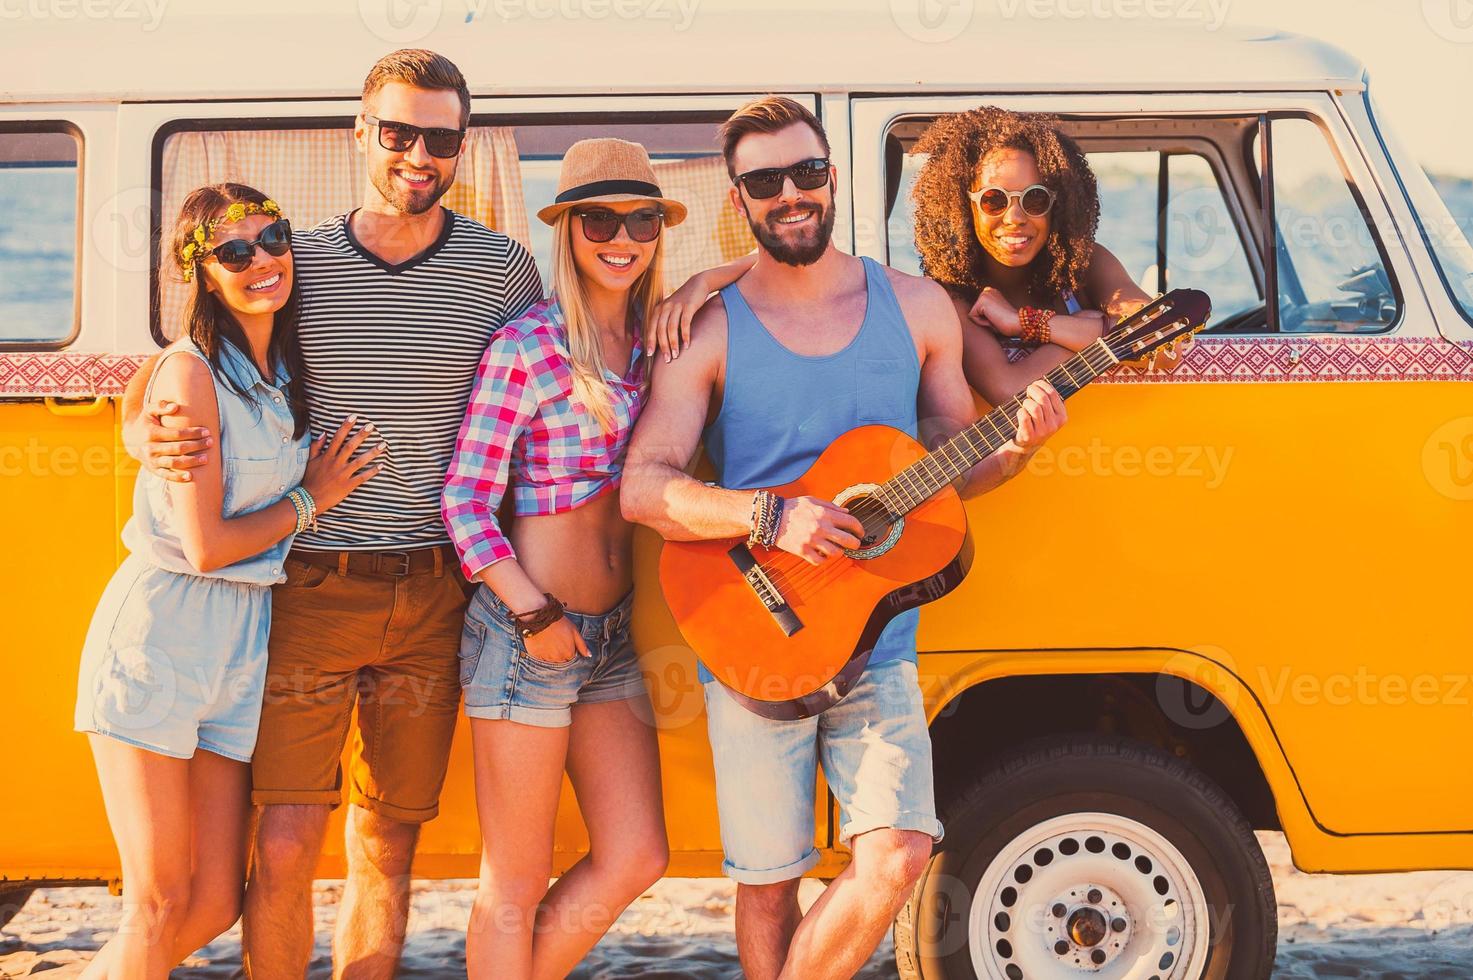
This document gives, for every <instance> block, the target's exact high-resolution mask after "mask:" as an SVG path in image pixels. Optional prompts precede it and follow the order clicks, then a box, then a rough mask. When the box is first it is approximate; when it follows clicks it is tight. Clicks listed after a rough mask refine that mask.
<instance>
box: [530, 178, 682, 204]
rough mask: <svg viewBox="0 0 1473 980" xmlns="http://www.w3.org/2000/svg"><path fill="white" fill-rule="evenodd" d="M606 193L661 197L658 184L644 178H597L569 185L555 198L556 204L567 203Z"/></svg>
mask: <svg viewBox="0 0 1473 980" xmlns="http://www.w3.org/2000/svg"><path fill="white" fill-rule="evenodd" d="M605 194H634V195H637V196H639V197H660V198H663V197H664V196H665V195H663V194H661V193H660V187H659V185H658V184H651V183H649V182H648V181H644V180H595V181H593V182H592V183H589V184H579V185H578V186H577V187H569V188H568V189H567V190H565V191H563V192H562V193H561V194H559V195H558V196H557V197H555V198H553V203H554V204H566V203H568V202H569V201H582V200H585V199H587V198H590V197H602V196H603V195H605Z"/></svg>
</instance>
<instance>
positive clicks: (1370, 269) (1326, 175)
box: [1252, 117, 1398, 333]
mask: <svg viewBox="0 0 1473 980" xmlns="http://www.w3.org/2000/svg"><path fill="white" fill-rule="evenodd" d="M1269 127H1270V129H1269V136H1270V139H1269V142H1270V145H1271V147H1272V150H1273V167H1272V169H1273V194H1274V225H1275V229H1276V232H1277V234H1276V237H1277V240H1278V248H1277V249H1276V252H1277V260H1278V261H1277V279H1278V301H1279V311H1278V312H1279V330H1280V331H1282V332H1285V333H1322V332H1337V333H1376V332H1379V331H1382V330H1386V329H1388V328H1389V327H1390V326H1391V324H1392V323H1393V322H1394V321H1395V319H1396V315H1397V309H1398V307H1397V298H1396V293H1395V291H1394V290H1393V288H1392V284H1391V279H1390V276H1389V275H1388V274H1387V271H1386V261H1385V258H1384V257H1383V256H1382V254H1381V249H1380V246H1379V244H1378V242H1377V239H1376V233H1375V231H1374V230H1373V229H1372V228H1371V226H1370V224H1369V223H1368V222H1367V220H1366V216H1365V212H1364V211H1363V210H1362V208H1361V204H1360V201H1359V199H1358V198H1357V197H1356V195H1355V193H1354V191H1353V190H1352V188H1351V185H1350V182H1349V179H1348V177H1347V175H1346V173H1345V171H1344V169H1343V168H1342V167H1341V165H1340V161H1339V159H1338V158H1337V157H1336V155H1335V152H1334V150H1333V149H1332V148H1331V146H1330V144H1329V142H1328V140H1327V138H1326V136H1325V134H1324V133H1323V132H1322V131H1321V130H1320V128H1319V126H1317V125H1316V124H1315V123H1314V122H1312V121H1310V120H1308V119H1303V118H1297V117H1276V118H1274V119H1272V120H1271V121H1270V122H1269ZM1259 150H1260V147H1259V145H1258V139H1257V137H1255V138H1254V147H1253V157H1252V159H1253V161H1254V164H1255V165H1258V161H1259V160H1260V159H1261V154H1260V152H1259Z"/></svg>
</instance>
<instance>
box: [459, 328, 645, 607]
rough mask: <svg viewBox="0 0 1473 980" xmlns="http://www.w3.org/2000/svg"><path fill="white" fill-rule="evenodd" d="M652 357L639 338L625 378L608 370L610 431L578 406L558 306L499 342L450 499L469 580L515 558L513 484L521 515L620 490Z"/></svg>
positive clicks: (475, 401)
mask: <svg viewBox="0 0 1473 980" xmlns="http://www.w3.org/2000/svg"><path fill="white" fill-rule="evenodd" d="M643 353H644V352H643V350H642V348H641V345H640V341H639V338H638V337H637V336H636V337H635V340H634V350H633V353H632V354H631V356H630V361H631V363H630V365H629V370H628V371H627V372H626V373H625V375H624V376H623V377H619V376H617V375H615V374H614V372H613V371H606V372H605V377H606V378H607V379H608V382H609V388H610V390H611V391H612V393H613V405H612V407H613V410H614V427H613V428H612V429H611V430H610V431H609V432H607V433H605V432H603V431H602V430H601V429H600V428H599V424H598V419H597V418H596V417H595V416H594V414H593V413H592V412H591V411H589V410H588V409H586V408H584V407H583V406H582V405H580V404H578V403H577V402H575V401H574V400H573V371H572V367H571V362H570V359H569V355H568V341H567V334H566V332H565V329H564V327H563V318H562V313H561V312H560V311H559V310H558V307H557V302H556V301H555V300H553V299H545V300H543V301H542V302H540V303H535V304H533V305H532V307H531V308H530V309H528V310H527V312H526V313H524V314H522V316H521V317H520V318H519V319H516V320H513V321H512V322H511V323H508V324H507V325H506V326H505V327H503V328H502V329H501V330H500V331H498V332H497V333H496V335H495V336H494V337H492V338H491V344H490V346H488V347H487V348H486V354H485V356H484V357H482V358H481V366H480V367H479V368H478V369H477V370H476V384H475V388H474V390H473V391H472V392H471V400H470V405H469V406H468V407H467V409H466V414H465V421H464V422H463V423H461V426H460V436H459V437H458V438H457V439H456V441H455V455H454V457H453V458H452V459H451V461H450V470H449V472H448V473H447V474H446V477H445V492H444V494H443V496H442V497H441V512H442V514H443V515H444V518H445V527H446V528H447V529H448V530H449V531H450V539H451V540H452V541H454V542H455V549H456V551H457V552H458V553H459V554H460V565H461V569H462V570H463V571H464V572H465V576H466V578H467V579H474V578H475V577H476V575H477V573H479V572H480V571H481V570H482V569H484V568H486V567H488V566H490V565H493V564H495V563H496V562H498V561H502V560H504V559H507V558H514V557H516V552H515V551H513V550H512V546H511V542H509V541H508V540H507V538H506V535H505V533H504V532H503V531H502V529H501V524H500V522H499V521H498V520H497V519H496V510H497V508H498V507H499V506H500V505H501V501H502V498H503V497H505V495H506V491H507V487H508V486H510V487H511V491H512V505H513V508H514V512H515V513H517V514H558V513H562V512H563V511H569V510H573V509H574V508H575V507H579V506H581V505H582V504H585V503H587V502H588V501H590V500H593V499H595V498H597V497H601V496H603V495H604V494H605V493H608V492H609V491H611V490H614V489H616V488H617V487H618V485H619V476H620V471H621V469H622V468H623V465H624V450H625V448H626V447H627V446H628V444H629V433H630V431H631V430H632V429H633V428H634V422H635V420H636V419H637V418H638V417H639V412H640V409H641V408H643V407H644V398H645V392H646V390H647V389H646V385H645V371H646V368H645V359H644V357H643Z"/></svg>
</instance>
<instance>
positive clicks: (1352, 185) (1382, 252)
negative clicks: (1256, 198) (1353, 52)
mask: <svg viewBox="0 0 1473 980" xmlns="http://www.w3.org/2000/svg"><path fill="white" fill-rule="evenodd" d="M1259 119H1260V122H1259V133H1260V134H1261V136H1260V146H1259V153H1258V156H1260V157H1261V158H1262V160H1263V161H1264V165H1260V163H1259V162H1258V161H1255V160H1254V156H1255V154H1254V141H1253V140H1252V139H1249V140H1247V141H1246V143H1245V145H1244V147H1243V154H1244V159H1245V161H1246V163H1247V165H1248V167H1249V170H1250V172H1252V171H1253V170H1257V171H1258V176H1259V194H1260V205H1261V207H1262V208H1263V210H1264V213H1265V214H1266V216H1267V220H1266V221H1265V222H1264V225H1263V227H1264V231H1265V243H1264V252H1263V259H1264V262H1265V267H1266V268H1267V269H1268V272H1269V285H1270V286H1272V289H1273V293H1274V295H1275V301H1274V305H1273V307H1272V308H1271V309H1270V310H1269V317H1268V319H1267V321H1266V322H1267V323H1269V324H1272V325H1274V327H1275V328H1276V329H1275V330H1274V331H1273V332H1272V334H1271V335H1272V336H1278V337H1324V336H1334V337H1384V336H1386V335H1388V334H1390V333H1394V332H1395V331H1396V330H1397V328H1398V327H1400V325H1401V323H1402V321H1403V320H1404V319H1405V318H1406V315H1407V298H1406V293H1405V291H1404V290H1403V289H1402V287H1401V282H1400V280H1399V278H1398V276H1397V274H1396V270H1395V268H1394V263H1393V262H1392V261H1391V254H1390V253H1389V252H1388V250H1387V247H1386V242H1385V240H1384V238H1383V236H1382V234H1381V226H1379V225H1378V224H1377V222H1376V218H1375V215H1374V214H1372V212H1371V208H1370V206H1369V204H1368V203H1367V199H1366V197H1365V195H1364V194H1362V193H1361V188H1360V186H1359V184H1358V183H1357V181H1356V180H1355V176H1354V175H1353V174H1352V173H1351V171H1350V168H1349V166H1347V163H1346V159H1345V156H1344V155H1343V154H1342V153H1341V152H1340V147H1339V146H1338V145H1337V144H1336V141H1335V134H1334V132H1333V131H1332V130H1331V129H1330V127H1329V126H1328V125H1327V123H1326V121H1325V120H1324V119H1323V118H1321V117H1319V116H1317V115H1315V114H1314V113H1311V112H1305V111H1278V112H1264V113H1262V114H1260V117H1259ZM1286 119H1299V120H1302V121H1304V122H1307V123H1309V124H1310V125H1312V126H1314V127H1315V129H1317V130H1319V134H1320V137H1321V138H1322V139H1323V140H1324V141H1325V148H1326V149H1327V150H1328V151H1329V153H1330V157H1331V159H1332V160H1333V161H1334V162H1335V166H1336V167H1337V168H1338V169H1339V171H1340V178H1341V179H1342V180H1343V181H1345V189H1346V190H1347V191H1349V193H1350V197H1351V199H1352V200H1353V201H1355V206H1356V210H1357V212H1358V213H1359V214H1360V217H1361V221H1362V222H1364V224H1365V227H1366V230H1367V231H1369V232H1370V234H1371V244H1372V245H1373V246H1374V247H1375V249H1376V256H1377V258H1379V259H1380V260H1381V268H1382V269H1383V270H1384V271H1385V272H1386V279H1387V282H1388V284H1389V285H1390V286H1391V295H1392V298H1393V299H1394V300H1395V301H1396V315H1395V316H1394V317H1392V318H1391V322H1390V323H1388V324H1387V325H1386V326H1384V327H1382V328H1381V329H1380V330H1324V331H1297V330H1296V331H1290V332H1285V331H1283V330H1279V329H1277V327H1278V323H1279V310H1278V305H1279V304H1278V300H1277V295H1278V287H1279V223H1278V215H1277V208H1278V189H1277V188H1275V187H1274V186H1273V179H1274V173H1275V167H1274V157H1273V145H1274V137H1273V124H1274V123H1275V122H1276V121H1280V120H1286ZM1387 220H1388V221H1393V220H1394V219H1392V217H1391V216H1390V215H1388V216H1387ZM1391 227H1395V225H1394V224H1392V225H1391ZM1291 258H1292V256H1291ZM1294 280H1295V283H1296V285H1300V286H1301V288H1302V281H1301V280H1300V277H1299V274H1298V272H1297V271H1296V272H1295V274H1294ZM1267 292H1268V290H1267V289H1265V295H1267ZM1248 336H1258V335H1257V334H1249V335H1248Z"/></svg>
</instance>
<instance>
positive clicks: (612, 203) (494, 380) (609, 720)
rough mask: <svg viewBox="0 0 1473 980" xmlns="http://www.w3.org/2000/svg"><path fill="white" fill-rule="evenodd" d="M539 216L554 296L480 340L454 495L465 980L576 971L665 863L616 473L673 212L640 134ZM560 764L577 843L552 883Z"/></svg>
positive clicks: (570, 163) (635, 411)
mask: <svg viewBox="0 0 1473 980" xmlns="http://www.w3.org/2000/svg"><path fill="white" fill-rule="evenodd" d="M538 216H539V217H540V218H541V219H542V220H543V221H545V222H546V223H548V224H550V225H552V227H553V259H552V278H553V292H552V296H551V297H549V298H548V299H546V300H544V301H543V302H541V303H538V304H536V305H534V306H533V307H532V308H531V309H529V310H528V311H527V312H526V313H525V314H524V315H523V316H522V317H521V318H520V319H518V320H515V321H513V322H511V323H509V324H507V326H506V327H504V328H503V329H502V330H501V331H500V332H498V333H497V334H496V336H495V338H494V339H493V340H492V341H491V345H490V347H489V348H488V349H487V351H486V356H485V358H484V359H483V360H482V362H481V366H480V369H479V372H478V374H477V377H476V384H475V389H474V391H473V393H472V395H471V401H470V406H469V409H468V411H467V414H466V419H465V423H464V424H463V425H462V427H461V431H460V437H459V439H458V441H457V444H456V449H455V456H454V458H453V460H452V461H451V464H450V471H449V474H448V476H447V478H446V483H445V494H444V514H445V523H446V526H447V527H448V528H449V529H450V535H451V538H452V539H453V540H454V542H455V546H456V549H457V551H458V552H459V555H460V559H461V566H462V568H463V570H464V572H465V574H466V576H467V578H469V579H471V580H473V581H478V582H479V583H480V586H479V587H478V588H477V590H476V593H475V596H474V597H473V598H472V600H471V603H470V607H469V610H468V611H467V614H466V622H465V631H464V634H463V636H462V638H461V648H460V656H461V670H460V679H461V685H462V687H463V688H464V689H465V711H466V714H467V715H468V716H469V717H470V720H471V734H472V740H473V744H474V751H475V775H476V805H477V809H478V812H479V816H480V823H481V837H482V851H481V880H480V887H479V890H478V892H477V895H476V904H475V908H474V910H473V912H472V915H471V921H470V929H469V932H468V935H467V939H466V965H467V969H468V972H469V974H470V976H471V977H472V978H475V977H492V976H495V977H498V978H506V977H510V978H517V977H521V978H530V977H563V976H566V975H567V974H568V972H569V971H570V970H572V969H573V967H574V966H575V965H576V964H577V963H578V962H579V960H581V959H582V958H583V956H584V954H586V953H587V952H588V951H589V950H590V949H591V948H592V947H593V946H594V944H595V943H597V942H598V940H599V939H600V938H601V937H602V936H603V934H604V932H606V931H607V930H608V927H609V926H610V925H611V924H612V923H613V921H614V919H616V918H617V917H618V916H619V913H620V912H622V911H623V910H624V908H625V907H626V906H627V905H628V904H629V903H630V902H632V901H633V900H634V899H635V898H636V897H638V896H639V895H640V893H641V892H643V891H644V890H645V889H646V888H648V887H649V886H650V885H651V884H653V883H654V882H655V881H656V880H658V879H659V877H660V876H661V875H662V874H663V873H664V870H665V865H666V862H667V860H668V857H669V849H668V845H667V843H666V839H665V823H664V816H663V809H662V804H661V797H660V764H659V754H658V751H657V748H656V745H655V731H654V728H653V727H652V726H651V725H650V723H649V721H648V719H649V718H650V707H649V696H648V694H647V692H646V690H645V687H644V682H643V680H642V678H641V676H640V672H639V665H638V662H637V660H636V658H635V653H634V647H633V644H632V643H631V642H630V638H629V617H630V606H631V602H632V598H633V594H632V592H631V589H632V587H633V584H634V576H633V561H632V548H631V538H632V528H631V526H630V525H629V524H627V523H625V521H624V519H623V518H622V517H621V516H620V513H619V494H618V486H619V478H620V472H621V470H622V467H623V462H624V451H625V447H626V445H627V444H628V441H629V434H630V430H631V429H632V428H633V425H634V422H635V419H636V418H638V416H639V412H640V409H641V408H642V407H643V405H644V400H645V392H646V374H645V372H646V370H647V361H646V359H645V357H644V356H643V354H644V351H643V346H642V344H641V342H640V331H641V326H642V324H643V323H645V322H647V321H648V320H649V319H650V318H651V316H652V315H653V311H654V309H655V307H656V306H657V304H658V303H659V301H660V299H661V298H662V289H663V287H662V274H661V252H662V239H663V231H664V228H665V227H667V226H671V225H676V224H679V223H680V221H682V220H683V219H684V218H685V208H684V207H683V206H682V205H681V204H680V203H678V202H676V201H672V200H668V199H666V198H664V197H663V196H661V193H660V189H659V187H658V186H657V184H656V182H655V176H654V171H653V170H652V168H651V167H650V162H649V157H648V155H647V154H646V153H645V150H644V148H643V147H642V146H640V145H639V144H637V143H629V142H625V141H623V140H616V139H593V140H583V141H581V142H579V143H576V144H574V145H573V146H572V147H571V148H570V149H569V150H568V153H567V156H566V157H565V158H564V160H563V167H562V173H561V176H560V179H559V181H558V193H557V197H556V200H555V202H554V203H553V204H551V205H549V206H548V207H545V208H543V209H542V210H541V211H540V212H538ZM508 494H510V496H511V502H512V510H513V511H514V513H515V514H516V522H515V523H514V524H513V525H512V527H511V528H510V530H509V531H507V530H504V529H503V528H502V526H501V525H500V523H499V522H498V520H497V509H498V507H500V506H501V503H502V501H503V499H504V498H505V497H506V496H507V495H508ZM565 770H566V772H567V773H568V775H569V777H570V778H571V779H572V782H573V788H574V789H575V790H576V792H577V794H578V805H579V807H580V809H581V810H582V813H583V818H584V822H585V823H586V824H587V825H588V831H589V853H588V855H587V856H586V857H584V858H583V860H581V861H579V862H578V863H577V864H576V865H574V866H573V867H572V868H571V869H570V870H569V871H568V872H567V873H566V874H564V875H563V876H562V877H561V878H560V879H558V881H557V883H556V884H555V885H553V886H552V887H551V888H548V885H547V881H548V878H549V877H550V876H551V873H552V848H553V822H554V818H555V816H556V814H557V803H558V795H559V790H560V787H561V785H562V777H563V772H564V771H565Z"/></svg>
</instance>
